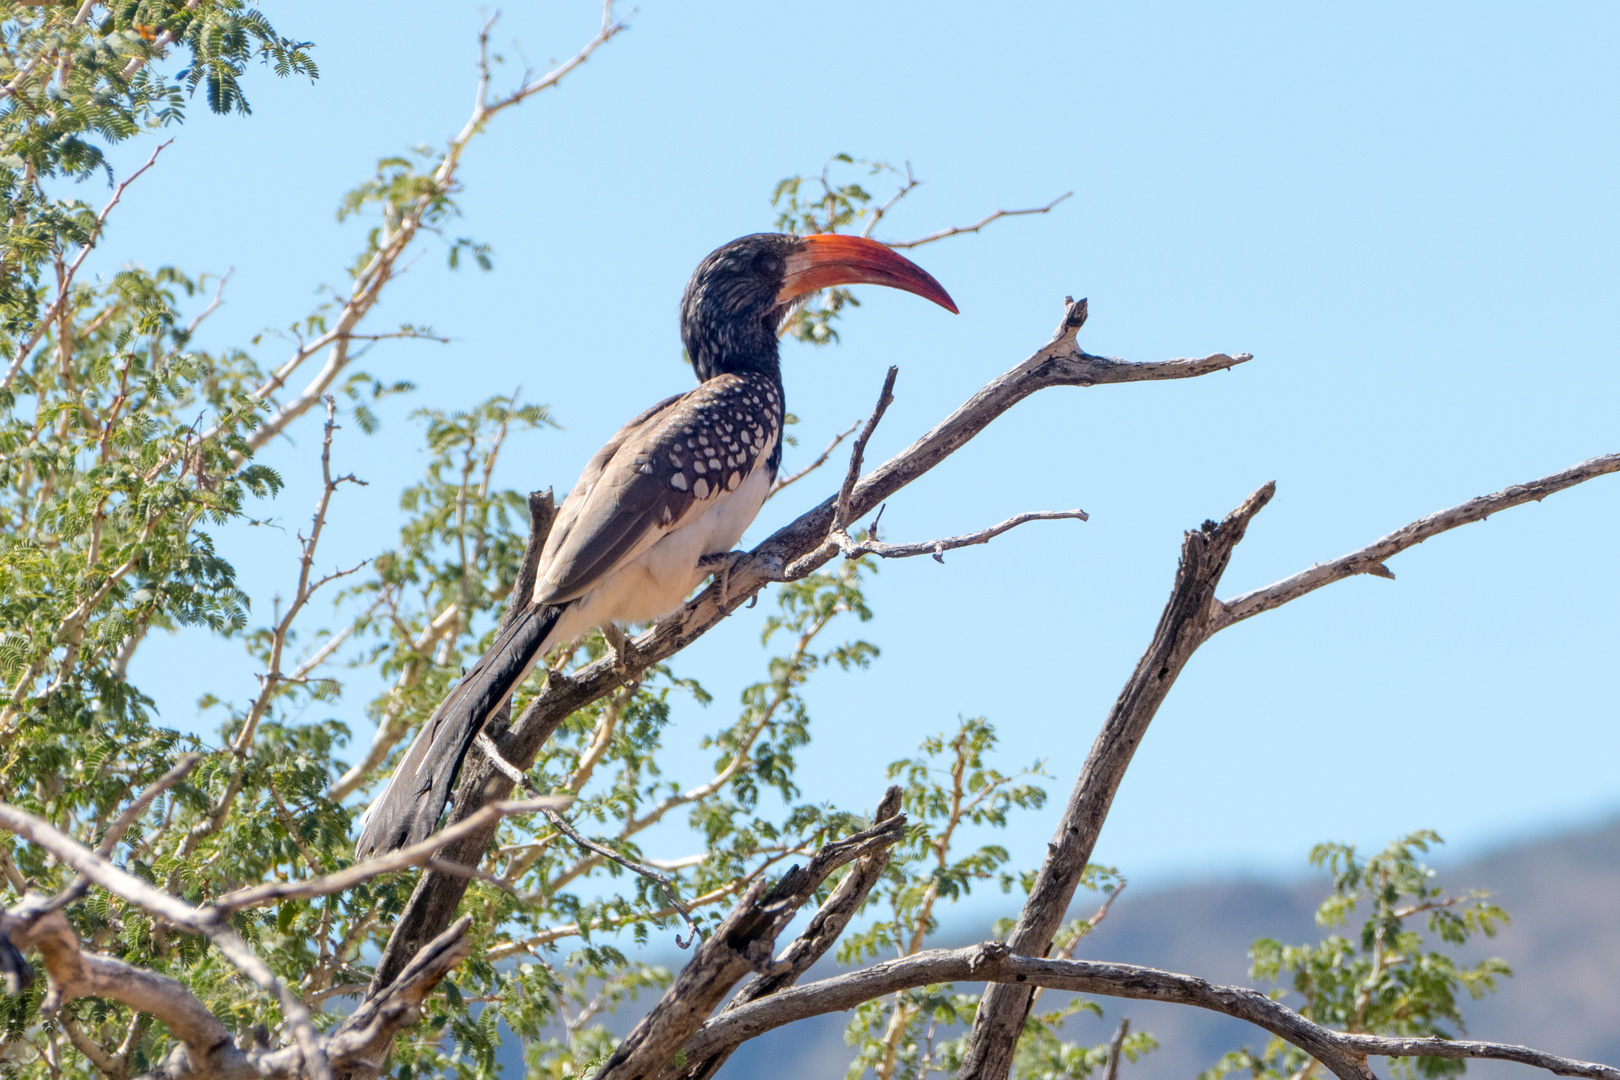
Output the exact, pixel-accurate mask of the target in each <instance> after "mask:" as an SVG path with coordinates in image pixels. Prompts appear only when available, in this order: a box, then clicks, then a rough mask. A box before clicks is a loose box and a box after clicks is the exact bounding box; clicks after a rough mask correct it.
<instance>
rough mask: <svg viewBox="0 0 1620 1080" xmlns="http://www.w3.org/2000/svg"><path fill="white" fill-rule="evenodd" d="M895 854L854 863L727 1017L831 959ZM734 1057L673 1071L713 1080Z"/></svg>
mask: <svg viewBox="0 0 1620 1080" xmlns="http://www.w3.org/2000/svg"><path fill="white" fill-rule="evenodd" d="M901 795H902V793H901V791H900V788H899V787H898V786H896V787H891V788H889V790H888V791H886V792H884V793H883V799H882V801H881V802H879V803H878V808H877V811H876V812H875V813H874V814H873V820H874V821H879V822H883V821H888V820H890V819H891V818H895V817H896V816H897V815H899V814H900V800H901ZM900 820H902V821H903V820H905V819H904V818H900ZM892 850H893V849H892V848H890V847H888V846H884V847H881V848H878V849H877V850H875V851H873V852H871V853H870V854H868V855H863V856H861V857H860V858H859V859H856V860H855V865H854V866H852V867H851V868H850V871H849V873H847V874H845V875H844V880H843V881H840V882H839V883H838V887H837V888H836V889H834V890H833V891H832V894H831V895H830V896H828V897H827V900H826V902H825V903H823V904H822V905H821V907H820V908H818V909H816V913H815V914H814V915H812V916H811V917H810V925H809V926H807V927H805V928H804V933H802V934H800V935H799V936H798V937H797V938H794V939H793V943H792V944H791V945H789V946H788V947H787V948H786V949H783V950H782V954H781V955H780V956H778V957H777V958H776V963H775V964H773V965H772V968H771V970H770V971H768V972H761V973H760V974H758V975H756V976H755V977H754V978H752V979H750V980H748V982H746V983H744V984H743V987H742V989H741V990H738V991H737V993H736V994H735V996H733V997H732V999H731V1000H730V1001H728V1002H727V1003H726V1011H727V1012H730V1011H731V1010H733V1009H738V1008H741V1007H742V1006H744V1005H746V1004H748V1003H749V1002H750V1001H758V1000H759V999H760V998H762V997H768V996H769V995H771V994H774V993H777V992H779V991H781V990H785V989H787V988H788V987H790V986H792V985H793V984H794V983H796V982H798V981H799V979H800V978H801V977H802V976H803V975H804V973H805V972H807V971H809V970H810V968H811V967H812V966H813V965H814V964H815V962H816V961H817V960H820V959H821V958H822V957H823V956H825V955H827V952H828V950H830V949H831V948H832V947H833V945H835V944H836V943H837V942H838V935H840V934H842V933H843V932H844V928H845V927H846V926H848V925H849V921H850V920H851V919H853V918H854V917H855V913H856V912H858V911H860V909H861V905H862V904H864V903H866V897H867V895H868V894H870V893H871V891H872V886H874V885H876V884H877V883H878V879H879V878H881V877H882V876H883V871H884V869H885V868H886V867H887V866H888V865H889V853H890V852H891V851H892ZM730 1056H731V1050H730V1049H729V1048H728V1049H726V1050H723V1051H721V1052H720V1053H718V1054H715V1055H713V1056H712V1057H709V1058H705V1059H703V1060H701V1061H698V1062H697V1063H696V1064H693V1065H690V1066H688V1067H687V1068H686V1069H685V1070H684V1071H682V1070H675V1072H676V1073H678V1074H679V1075H680V1076H683V1077H685V1080H710V1078H711V1077H713V1076H714V1074H715V1073H717V1072H719V1071H720V1066H722V1065H724V1064H725V1063H726V1059H727V1058H729V1057H730ZM666 1075H669V1074H667V1073H666Z"/></svg>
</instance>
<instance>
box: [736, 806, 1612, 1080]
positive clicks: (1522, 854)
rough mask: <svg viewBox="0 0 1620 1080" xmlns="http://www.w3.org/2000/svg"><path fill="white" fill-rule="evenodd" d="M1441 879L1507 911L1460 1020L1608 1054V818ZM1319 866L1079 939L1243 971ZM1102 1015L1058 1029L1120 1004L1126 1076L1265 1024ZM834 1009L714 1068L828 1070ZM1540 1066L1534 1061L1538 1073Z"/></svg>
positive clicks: (1133, 908) (1294, 916) (1124, 911)
mask: <svg viewBox="0 0 1620 1080" xmlns="http://www.w3.org/2000/svg"><path fill="white" fill-rule="evenodd" d="M1440 880H1441V882H1442V883H1443V884H1445V885H1446V886H1447V887H1448V888H1453V889H1458V890H1461V889H1468V888H1475V887H1483V888H1487V889H1490V890H1491V891H1492V892H1493V893H1495V895H1496V897H1497V899H1498V901H1499V902H1500V903H1501V904H1502V906H1503V907H1505V908H1506V909H1507V910H1508V911H1509V912H1510V913H1511V914H1512V915H1513V925H1512V926H1511V927H1508V928H1507V929H1505V930H1504V931H1503V932H1502V933H1501V934H1500V935H1498V936H1497V938H1496V939H1495V940H1494V941H1491V942H1488V943H1487V944H1486V946H1485V947H1483V948H1481V949H1480V950H1479V953H1480V954H1481V955H1495V956H1501V957H1503V958H1505V959H1506V960H1507V961H1508V962H1509V963H1510V964H1511V965H1512V966H1513V969H1514V972H1515V977H1514V978H1512V979H1509V980H1507V981H1506V983H1505V984H1504V985H1503V988H1502V989H1501V990H1500V991H1499V992H1498V993H1497V994H1496V995H1495V996H1494V997H1491V998H1487V999H1486V1000H1484V1001H1480V1002H1473V1003H1470V1005H1469V1007H1468V1010H1467V1015H1468V1017H1469V1033H1470V1034H1471V1035H1474V1036H1476V1037H1479V1038H1489V1039H1492V1040H1497V1041H1508V1042H1520V1043H1526V1044H1529V1045H1531V1046H1536V1047H1539V1048H1540V1049H1543V1050H1547V1051H1550V1052H1553V1053H1558V1054H1565V1055H1568V1056H1570V1057H1577V1058H1584V1059H1586V1060H1589V1061H1602V1062H1606V1063H1608V1064H1620V822H1616V823H1614V824H1611V825H1608V826H1606V827H1603V828H1600V829H1596V830H1592V831H1588V832H1579V833H1570V834H1565V835H1561V836H1555V837H1550V838H1546V839H1541V840H1536V841H1534V842H1529V843H1524V844H1519V845H1515V846H1513V847H1510V848H1506V849H1504V850H1502V851H1499V852H1497V853H1496V854H1493V855H1489V856H1486V857H1484V858H1480V859H1474V860H1471V861H1467V862H1459V863H1442V864H1441V878H1440ZM1326 890H1327V885H1326V881H1325V878H1318V879H1313V880H1307V881H1302V882H1301V883H1300V884H1299V885H1297V886H1293V887H1283V886H1278V885H1273V884H1266V883H1261V882H1252V881H1250V882H1245V881H1234V882H1225V883H1212V884H1194V885H1186V886H1182V887H1179V888H1173V889H1166V890H1162V891H1159V892H1142V893H1132V892H1131V891H1129V890H1127V891H1126V893H1125V894H1124V895H1123V896H1121V897H1120V900H1119V903H1118V904H1116V905H1115V906H1114V909H1113V912H1112V913H1111V914H1110V915H1109V917H1108V920H1107V921H1106V922H1105V923H1103V925H1102V926H1101V927H1099V928H1098V930H1097V932H1096V933H1095V934H1094V935H1093V936H1092V937H1091V938H1090V940H1089V942H1088V945H1087V947H1086V949H1085V951H1084V954H1083V955H1085V956H1087V957H1091V958H1094V959H1106V960H1120V961H1129V962H1132V963H1139V964H1148V965H1151V966H1153V967H1161V968H1169V969H1170V970H1173V971H1183V972H1187V973H1189V974H1194V975H1201V976H1203V977H1205V978H1207V979H1211V980H1213V981H1217V982H1230V983H1240V984H1244V985H1248V984H1249V982H1250V980H1249V979H1248V958H1247V956H1246V950H1247V948H1248V945H1249V943H1250V942H1251V941H1253V940H1254V939H1255V938H1257V937H1263V936H1270V937H1275V938H1279V939H1281V940H1283V941H1287V942H1292V943H1304V942H1307V941H1315V940H1318V939H1319V937H1320V936H1321V932H1320V931H1319V930H1318V929H1317V927H1316V926H1315V924H1314V921H1313V913H1314V911H1315V908H1316V905H1317V903H1319V902H1320V900H1321V898H1322V896H1323V894H1324V893H1325V892H1326ZM1103 1005H1104V1008H1105V1010H1106V1011H1107V1017H1106V1019H1104V1020H1096V1019H1090V1018H1086V1017H1076V1018H1075V1019H1073V1020H1071V1021H1069V1024H1070V1025H1071V1029H1070V1030H1071V1038H1076V1039H1083V1040H1086V1041H1091V1042H1102V1041H1105V1040H1106V1039H1107V1037H1108V1034H1109V1032H1110V1031H1111V1030H1112V1029H1113V1026H1114V1025H1115V1024H1116V1023H1117V1022H1118V1018H1119V1017H1120V1016H1121V1015H1125V1016H1129V1017H1130V1019H1131V1023H1132V1026H1133V1027H1134V1028H1136V1029H1139V1030H1146V1031H1151V1032H1153V1033H1154V1034H1155V1035H1157V1036H1158V1037H1159V1041H1160V1044H1161V1047H1162V1048H1161V1049H1160V1050H1159V1051H1157V1052H1155V1053H1153V1054H1150V1055H1149V1056H1148V1057H1147V1058H1145V1059H1143V1060H1142V1061H1141V1062H1139V1063H1138V1064H1136V1065H1134V1066H1131V1065H1127V1066H1126V1068H1125V1070H1124V1075H1126V1076H1129V1077H1131V1078H1132V1080H1157V1078H1161V1077H1162V1078H1172V1077H1173V1078H1177V1080H1190V1078H1191V1077H1193V1076H1194V1075H1195V1074H1197V1073H1198V1072H1199V1071H1201V1070H1202V1069H1204V1068H1207V1067H1208V1066H1209V1065H1210V1064H1211V1063H1212V1062H1213V1061H1214V1060H1215V1059H1216V1058H1217V1057H1219V1056H1220V1054H1221V1053H1223V1052H1225V1051H1226V1050H1229V1049H1233V1048H1235V1047H1237V1046H1241V1045H1244V1044H1246V1043H1247V1044H1251V1045H1254V1046H1256V1047H1257V1048H1258V1046H1259V1045H1261V1044H1263V1043H1264V1041H1265V1038H1266V1036H1265V1033H1264V1032H1261V1031H1259V1030H1258V1029H1255V1028H1252V1027H1250V1026H1248V1025H1247V1024H1243V1023H1241V1022H1238V1021H1235V1020H1230V1019H1228V1018H1225V1017H1220V1016H1216V1015H1213V1014H1210V1013H1204V1012H1201V1011H1199V1010H1196V1009H1187V1008H1180V1007H1175V1006H1166V1005H1155V1004H1152V1003H1148V1002H1119V1001H1104V1002H1103ZM844 1019H845V1018H844V1017H843V1016H830V1017H823V1018H821V1019H820V1020H819V1021H811V1022H807V1023H802V1024H798V1025H794V1026H792V1027H789V1028H785V1029H783V1030H781V1031H779V1032H776V1033H774V1034H773V1035H772V1036H768V1037H766V1038H762V1039H757V1040H755V1041H754V1042H752V1043H749V1044H747V1045H746V1046H745V1047H743V1048H742V1050H741V1051H739V1052H738V1053H737V1055H736V1056H735V1057H733V1058H732V1059H731V1062H730V1063H729V1064H728V1065H727V1066H726V1068H725V1069H724V1070H723V1071H722V1072H721V1074H720V1075H721V1076H722V1077H725V1078H727V1080H743V1078H745V1077H772V1078H781V1080H836V1078H841V1077H842V1076H843V1075H844V1068H845V1066H846V1065H847V1063H848V1061H849V1051H848V1049H847V1048H846V1047H845V1046H844V1044H843V1028H844ZM1375 1069H1376V1071H1377V1072H1378V1073H1379V1074H1380V1075H1383V1076H1387V1075H1388V1071H1387V1069H1385V1068H1383V1067H1382V1063H1380V1062H1375ZM1532 1072H1533V1070H1528V1069H1525V1068H1524V1067H1522V1066H1516V1065H1510V1064H1506V1063H1494V1062H1491V1063H1487V1062H1479V1063H1475V1064H1473V1065H1471V1066H1470V1067H1469V1075H1470V1076H1476V1077H1480V1078H1484V1080H1505V1078H1507V1077H1510V1076H1514V1077H1529V1076H1530V1075H1531V1073H1532ZM1538 1075H1541V1074H1538Z"/></svg>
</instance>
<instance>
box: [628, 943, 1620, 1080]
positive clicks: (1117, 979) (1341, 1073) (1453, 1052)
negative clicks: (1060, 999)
mask: <svg viewBox="0 0 1620 1080" xmlns="http://www.w3.org/2000/svg"><path fill="white" fill-rule="evenodd" d="M945 982H989V983H995V984H1000V985H1018V986H1046V987H1051V988H1053V989H1056V990H1072V991H1077V992H1079V993H1084V994H1101V995H1104V996H1107V997H1117V998H1129V999H1136V1000H1143V1001H1167V1002H1173V1003H1176V1004H1181V1005H1192V1006H1196V1007H1197V1008H1201V1009H1209V1010H1211V1011H1212V1012H1219V1013H1224V1014H1226V1015H1227V1016H1235V1017H1237V1018H1239V1019H1241V1020H1247V1021H1248V1022H1250V1023H1252V1024H1254V1025H1256V1026H1258V1027H1261V1028H1264V1029H1265V1030H1266V1031H1269V1032H1271V1033H1272V1034H1273V1035H1276V1036H1278V1037H1279V1038H1282V1039H1286V1040H1287V1041H1288V1042H1289V1043H1292V1044H1293V1045H1294V1046H1297V1047H1299V1048H1300V1049H1301V1050H1304V1051H1305V1052H1306V1053H1308V1054H1310V1055H1311V1056H1312V1057H1314V1058H1316V1060H1318V1061H1320V1062H1321V1063H1322V1064H1323V1065H1325V1066H1327V1067H1328V1068H1329V1069H1330V1070H1332V1072H1333V1074H1334V1075H1335V1076H1337V1077H1339V1078H1340V1080H1374V1077H1373V1073H1372V1070H1371V1069H1369V1068H1368V1067H1367V1058H1368V1057H1369V1056H1372V1057H1420V1056H1421V1057H1444V1058H1452V1059H1461V1058H1491V1059H1495V1060H1499V1061H1517V1062H1520V1063H1522V1064H1525V1065H1532V1066H1535V1067H1536V1068H1540V1069H1546V1070H1548V1071H1549V1072H1552V1073H1555V1074H1557V1075H1559V1076H1581V1077H1589V1078H1591V1080H1620V1069H1615V1068H1612V1067H1610V1066H1608V1065H1600V1064H1596V1063H1594V1062H1588V1061H1576V1060H1574V1059H1571V1058H1565V1057H1559V1056H1557V1055H1555V1054H1548V1053H1545V1052H1543V1051H1540V1050H1532V1049H1530V1048H1528V1047H1523V1046H1512V1045H1509V1044H1506V1043H1490V1042H1476V1041H1471V1040H1463V1039H1456V1040H1453V1039H1437V1038H1423V1039H1403V1038H1385V1037H1383V1036H1377V1035H1349V1034H1345V1033H1343V1032H1339V1031H1333V1030H1331V1029H1329V1028H1325V1027H1322V1026H1321V1025H1319V1024H1316V1023H1313V1022H1312V1021H1310V1020H1307V1019H1305V1018H1304V1017H1303V1016H1300V1015H1299V1014H1298V1013H1296V1012H1294V1011H1293V1010H1292V1009H1289V1008H1288V1007H1287V1006H1285V1005H1282V1004H1281V1003H1279V1002H1276V1001H1273V1000H1272V999H1271V998H1269V997H1267V996H1266V995H1265V994H1262V993H1261V992H1260V991H1258V990H1250V989H1248V988H1246V987H1237V986H1219V985H1215V984H1212V983H1209V982H1206V981H1205V980H1203V979H1200V978H1197V977H1195V976H1192V975H1178V974H1176V973H1174V972H1169V971H1160V970H1158V969H1156V968H1148V967H1139V966H1137V965H1134V964H1112V963H1100V962H1097V961H1090V960H1051V959H1043V958H1039V957H1032V956H1019V955H1016V954H1014V953H1012V952H1011V951H1010V950H1009V949H1008V948H1007V946H1006V945H1005V944H1003V943H1002V942H999V941H988V942H985V943H983V944H980V945H971V946H968V947H967V948H964V949H933V950H929V951H928V952H922V953H917V954H915V955H913V956H907V957H902V958H900V959H898V960H890V961H887V962H885V963H881V964H875V965H873V966H872V967H869V968H864V969H862V970H860V971H855V972H851V973H850V974H848V975H839V976H836V977H834V978H830V979H822V980H819V981H817V982H813V983H810V984H809V985H807V986H802V987H797V988H794V989H791V990H784V991H782V992H781V993H778V994H773V995H772V996H770V997H767V998H764V999H762V1000H760V1001H755V1002H751V1003H749V1004H747V1005H743V1006H741V1007H740V1008H737V1009H735V1010H730V1011H727V1012H724V1013H722V1014H720V1015H719V1016H717V1017H715V1018H714V1019H713V1020H711V1021H709V1022H708V1023H707V1024H704V1025H703V1027H702V1028H701V1029H700V1030H699V1031H698V1033H697V1034H696V1035H695V1036H694V1037H693V1038H692V1039H690V1040H689V1041H688V1042H687V1043H686V1045H685V1047H684V1049H685V1051H686V1054H687V1057H688V1059H701V1058H703V1057H707V1056H709V1055H711V1054H715V1053H718V1052H720V1051H722V1050H724V1049H726V1048H728V1047H733V1046H737V1045H739V1044H740V1043H742V1042H745V1041H747V1040H748V1039H752V1038H755V1037H757V1036H759V1035H762V1034H764V1033H765V1032H767V1031H770V1030H772V1029H773V1028H777V1027H780V1026H782V1025H783V1024H788V1023H792V1022H793V1021H795V1020H801V1019H804V1018H806V1017H810V1016H819V1015H821V1014H823V1013H829V1012H840V1011H842V1010H845V1009H850V1008H853V1007H854V1006H856V1005H859V1004H860V1003H861V1002H863V1001H870V1000H872V999H873V998H877V997H882V996H883V995H885V994H892V993H895V992H897V991H900V990H905V989H909V988H911V987H916V986H929V985H933V984H935V983H945ZM604 1075H605V1074H604ZM649 1075H656V1074H649Z"/></svg>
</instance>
